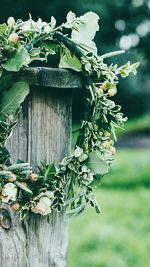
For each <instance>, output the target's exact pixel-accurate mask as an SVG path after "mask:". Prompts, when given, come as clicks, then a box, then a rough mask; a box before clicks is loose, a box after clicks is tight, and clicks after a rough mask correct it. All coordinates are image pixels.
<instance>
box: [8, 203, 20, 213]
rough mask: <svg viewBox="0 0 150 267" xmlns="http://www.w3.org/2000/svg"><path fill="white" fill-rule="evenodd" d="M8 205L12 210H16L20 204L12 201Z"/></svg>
mask: <svg viewBox="0 0 150 267" xmlns="http://www.w3.org/2000/svg"><path fill="white" fill-rule="evenodd" d="M10 207H11V209H12V210H13V211H17V210H19V208H20V204H19V203H13V204H11V205H10Z"/></svg>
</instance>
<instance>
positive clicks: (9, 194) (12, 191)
mask: <svg viewBox="0 0 150 267" xmlns="http://www.w3.org/2000/svg"><path fill="white" fill-rule="evenodd" d="M16 195H17V187H16V185H15V184H13V183H7V184H5V185H4V187H3V189H2V195H1V199H2V202H5V203H8V202H9V200H12V201H15V200H16Z"/></svg>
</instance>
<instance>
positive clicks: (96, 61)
mask: <svg viewBox="0 0 150 267" xmlns="http://www.w3.org/2000/svg"><path fill="white" fill-rule="evenodd" d="M98 20H99V17H98V15H96V14H95V13H93V12H88V13H86V14H85V15H83V16H81V17H76V15H75V14H74V13H72V12H71V11H70V12H69V13H68V14H67V20H66V22H65V23H63V24H62V25H60V26H56V20H55V18H54V17H51V22H50V23H46V22H43V21H42V20H41V19H38V21H37V22H35V21H33V20H32V18H31V17H30V19H29V20H28V21H25V22H24V21H22V20H17V21H15V20H14V18H13V17H9V18H8V21H7V24H5V23H4V24H1V25H0V201H1V203H7V204H8V205H10V207H11V208H12V209H13V210H14V211H19V212H20V214H21V217H22V218H23V217H24V216H25V215H26V214H27V213H28V212H29V211H32V212H34V213H40V214H42V215H47V214H49V213H51V211H52V210H57V211H61V210H62V209H65V210H67V212H68V213H70V214H72V213H80V212H81V211H83V210H84V209H85V207H86V206H87V205H88V206H89V205H90V206H92V207H94V208H95V209H96V211H97V212H99V207H98V204H97V202H96V198H95V195H94V192H93V185H94V184H95V182H97V181H98V182H99V181H100V180H101V178H102V177H103V175H104V174H105V173H107V172H108V170H109V166H110V163H111V162H112V160H113V159H114V156H115V154H116V149H115V147H114V141H116V135H115V129H116V128H117V127H121V128H122V127H123V126H124V122H125V121H126V118H124V117H123V114H122V113H121V112H120V109H121V107H120V106H118V105H116V104H115V103H114V101H112V100H110V98H111V97H113V96H114V95H115V94H116V93H117V89H116V86H117V83H118V77H119V76H121V77H123V78H124V77H127V76H128V75H129V74H130V73H133V74H136V69H137V67H138V65H139V63H135V64H130V62H128V63H127V64H126V65H124V66H121V67H118V66H117V65H114V64H111V65H107V64H106V63H105V62H104V61H105V59H106V58H108V57H110V56H114V55H118V54H121V53H123V52H124V51H117V52H112V53H108V54H105V55H102V56H98V55H97V48H96V45H95V43H94V41H93V39H94V36H95V33H96V31H97V30H98V29H99V26H98ZM63 32H64V34H63ZM57 52H59V53H60V63H59V67H60V68H71V69H74V70H76V71H80V72H82V74H83V77H84V81H85V88H84V96H85V104H86V111H85V114H84V118H83V120H82V122H81V128H80V133H79V136H78V139H77V143H76V145H75V149H74V152H73V153H72V155H71V156H69V157H65V158H64V159H63V160H62V161H61V162H60V164H59V166H58V165H55V164H54V163H50V164H49V165H44V164H43V165H42V166H40V167H39V171H38V172H37V173H33V172H32V167H31V166H30V163H25V162H23V161H21V160H18V162H17V163H16V164H15V165H14V164H13V165H12V163H11V157H10V154H9V151H8V150H7V148H6V146H5V145H6V142H7V140H8V138H9V137H10V135H11V132H12V130H13V128H14V127H15V126H16V123H17V116H18V113H19V112H20V106H21V104H22V103H23V102H24V99H25V98H26V96H27V95H28V94H29V91H30V89H29V85H28V84H27V83H26V82H23V81H19V82H16V81H15V80H14V72H19V71H20V69H21V68H22V67H23V66H26V67H27V66H28V65H29V64H30V63H31V62H32V61H35V60H39V61H43V60H44V61H47V58H48V56H49V55H54V54H56V53H57Z"/></svg>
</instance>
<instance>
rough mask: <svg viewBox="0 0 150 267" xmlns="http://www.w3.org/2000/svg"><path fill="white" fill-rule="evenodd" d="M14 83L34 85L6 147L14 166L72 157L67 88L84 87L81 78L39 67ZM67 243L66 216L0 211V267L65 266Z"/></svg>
mask: <svg viewBox="0 0 150 267" xmlns="http://www.w3.org/2000/svg"><path fill="white" fill-rule="evenodd" d="M16 79H18V80H26V81H28V82H29V83H30V85H32V86H31V92H30V95H29V96H28V97H27V99H26V101H25V103H24V104H23V108H22V112H21V114H20V119H19V122H18V125H17V127H16V129H15V130H14V132H13V135H12V137H11V139H10V141H9V143H8V144H7V145H8V148H9V150H10V152H11V155H12V162H13V163H15V162H16V161H17V159H22V160H24V161H26V162H30V163H31V165H32V166H33V167H34V168H35V169H36V166H37V165H40V163H41V162H44V163H49V162H52V161H55V162H58V161H60V160H61V159H62V158H63V157H64V156H66V155H69V154H70V149H71V108H72V106H71V95H72V90H71V89H72V88H80V87H81V86H82V82H81V78H80V77H79V76H78V75H77V74H76V73H74V72H69V71H67V70H59V69H50V68H39V67H38V68H27V69H24V70H22V71H21V72H20V73H19V75H18V77H17V78H16ZM10 226H11V227H10ZM9 227H10V229H9ZM67 239H68V238H67V217H66V215H65V212H61V213H55V212H53V213H52V214H50V215H48V216H41V215H36V214H32V215H30V216H29V217H28V218H26V219H25V220H23V221H21V220H20V218H19V216H18V215H17V214H14V213H13V212H12V211H10V209H9V208H8V207H7V206H6V205H3V206H2V207H1V208H0V267H4V266H6V267H65V266H66V254H67Z"/></svg>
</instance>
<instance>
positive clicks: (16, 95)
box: [1, 82, 29, 115]
mask: <svg viewBox="0 0 150 267" xmlns="http://www.w3.org/2000/svg"><path fill="white" fill-rule="evenodd" d="M28 94H29V85H28V83H27V82H16V83H14V84H13V85H12V86H11V87H10V88H9V89H8V90H5V91H4V92H3V94H2V102H1V103H2V104H1V112H3V113H7V114H9V115H10V114H12V113H14V112H16V110H17V109H18V108H19V107H20V105H21V104H22V103H23V101H24V99H25V98H26V96H27V95H28Z"/></svg>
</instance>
